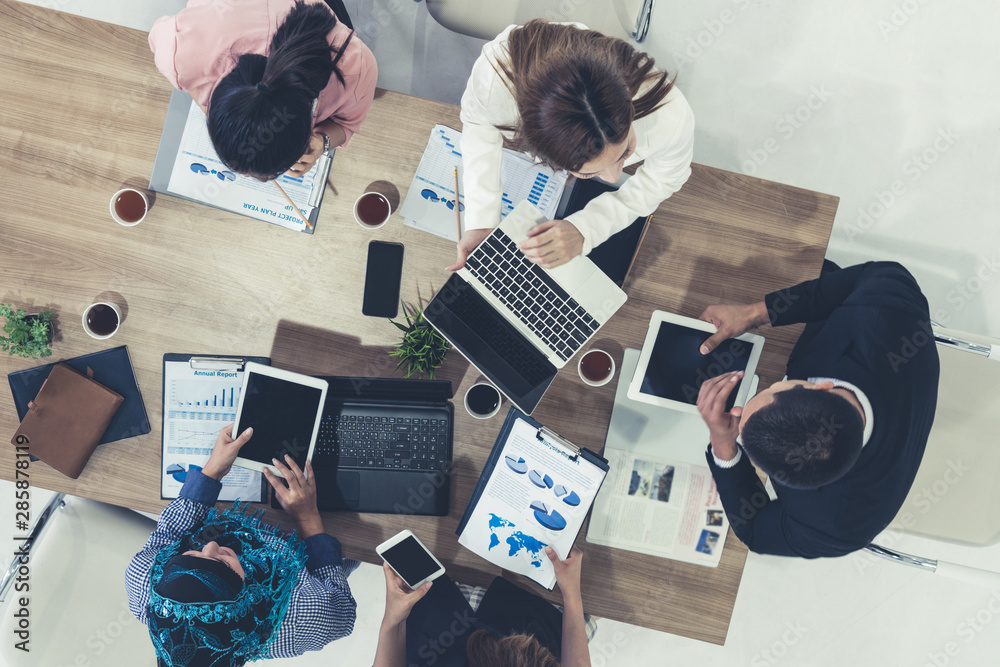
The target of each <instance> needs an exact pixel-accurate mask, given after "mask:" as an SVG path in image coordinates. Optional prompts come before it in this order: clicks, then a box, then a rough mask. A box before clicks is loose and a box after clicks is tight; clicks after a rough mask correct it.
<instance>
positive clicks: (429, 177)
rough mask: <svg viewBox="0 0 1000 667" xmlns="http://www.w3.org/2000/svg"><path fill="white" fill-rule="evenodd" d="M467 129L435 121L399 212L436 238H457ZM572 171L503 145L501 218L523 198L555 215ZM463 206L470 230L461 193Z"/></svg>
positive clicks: (548, 214) (410, 222) (542, 210)
mask: <svg viewBox="0 0 1000 667" xmlns="http://www.w3.org/2000/svg"><path fill="white" fill-rule="evenodd" d="M461 140H462V133H461V132H459V131H458V130H453V129H452V128H450V127H446V126H444V125H435V126H434V129H433V130H432V131H431V137H430V139H428V141H427V148H425V149H424V155H423V157H421V158H420V165H419V166H417V172H416V174H414V175H413V182H412V183H410V189H409V190H408V191H407V193H406V199H405V200H404V201H403V205H402V207H400V209H399V214H400V215H401V216H403V218H404V221H403V222H404V224H406V225H409V226H410V227H413V228H415V229H420V230H422V231H425V232H430V233H431V234H435V235H437V236H441V237H443V238H446V239H448V240H449V241H456V242H457V241H458V239H457V238H456V237H455V235H456V233H457V232H456V229H455V176H454V171H453V170H454V169H455V168H456V167H457V168H458V175H459V179H460V180H461V177H462V153H461V151H460V150H459V145H460V142H461ZM566 178H567V174H566V172H564V171H560V172H555V171H552V170H551V169H549V168H548V167H546V166H544V165H541V164H538V163H536V162H535V161H534V160H532V159H531V158H530V157H528V156H527V155H525V154H524V153H518V152H517V151H512V150H510V149H508V148H505V149H503V162H502V165H501V169H500V182H501V184H502V185H503V193H502V194H501V202H502V203H501V207H500V217H501V218H504V217H506V215H507V214H508V213H510V212H511V211H512V210H513V209H514V207H515V206H517V205H518V204H520V203H521V202H522V201H525V200H527V201H529V202H531V203H532V204H534V205H535V207H536V208H538V209H539V210H540V211H541V212H542V213H544V214H545V215H546V216H547V217H548V218H549V219H551V218H554V217H555V215H556V208H557V207H558V206H559V198H560V197H561V196H562V192H563V189H564V188H565V187H566ZM458 199H459V201H458V207H459V208H458V210H459V214H460V216H461V217H462V229H463V230H464V229H465V216H464V211H465V203H464V201H465V194H464V193H459V197H458Z"/></svg>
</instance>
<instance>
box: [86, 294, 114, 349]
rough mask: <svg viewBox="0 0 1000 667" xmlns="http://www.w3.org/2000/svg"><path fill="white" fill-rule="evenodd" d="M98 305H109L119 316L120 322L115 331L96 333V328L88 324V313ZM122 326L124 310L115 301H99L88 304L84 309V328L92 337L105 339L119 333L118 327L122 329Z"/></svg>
mask: <svg viewBox="0 0 1000 667" xmlns="http://www.w3.org/2000/svg"><path fill="white" fill-rule="evenodd" d="M97 306H107V307H108V308H110V309H111V310H113V311H115V315H116V316H117V317H118V323H117V324H116V325H115V328H114V331H112V332H111V333H109V334H98V333H95V332H94V330H93V329H91V328H90V325H89V324H87V315H89V314H90V311H91V310H92V309H94V308H95V307H97ZM121 326H122V311H121V309H120V308H119V307H118V306H116V305H115V304H113V303H108V302H107V301H98V302H97V303H92V304H90V305H89V306H87V309H86V310H84V311H83V330H84V331H86V332H87V335H88V336H90V337H91V338H96V339H97V340H105V339H107V338H111V337H112V336H114V335H115V334H116V333H118V329H120V328H121Z"/></svg>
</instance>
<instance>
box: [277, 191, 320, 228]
mask: <svg viewBox="0 0 1000 667" xmlns="http://www.w3.org/2000/svg"><path fill="white" fill-rule="evenodd" d="M271 182H272V183H274V187H276V188H278V192H280V193H281V194H282V195H283V196H284V197H285V201H287V202H288V203H289V204H291V205H292V208H294V209H295V212H296V213H298V214H299V217H300V218H302V222H304V223H306V227H308V228H309V229H312V228H313V226H312V223H311V222H309V218H307V217H306V214H305V213H303V212H302V211H300V210H299V207H298V206H296V205H295V202H293V201H292V198H291V197H289V196H288V193H287V192H285V189H284V188H283V187H281V186H280V185H278V181H277V180H272V181H271Z"/></svg>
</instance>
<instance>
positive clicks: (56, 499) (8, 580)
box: [0, 493, 66, 605]
mask: <svg viewBox="0 0 1000 667" xmlns="http://www.w3.org/2000/svg"><path fill="white" fill-rule="evenodd" d="M65 497H66V494H65V493H57V494H56V495H54V496H52V500H50V501H49V503H48V504H47V505H46V506H45V507H44V508H43V509H42V511H41V512H39V513H38V517H37V518H36V519H35V524H34V525H33V526H32V527H31V532H30V533H29V534H28V535H27V536H25V537H23V538H17V539H19V540H21V544H22V546H21V547H19V548H17V549H16V550H15V552H16V553H15V556H14V560H12V561H11V562H10V565H9V566H8V567H7V571H6V572H5V573H4V575H3V579H0V605H2V604H3V601H4V600H5V599H6V598H7V593H8V592H9V591H10V588H11V586H13V585H14V580H15V578H16V577H17V572H18V570H19V569H20V567H21V565H24V564H26V562H25V561H26V559H30V556H31V550H32V548H34V546H35V541H36V540H37V539H38V537H39V536H40V535H41V534H42V531H43V530H45V526H46V525H48V522H49V519H50V518H52V514H53V513H54V512H55V511H56V510H58V509H59V508H61V507H63V506H64V505H65V504H66V501H65V500H64V498H65ZM29 562H30V561H29Z"/></svg>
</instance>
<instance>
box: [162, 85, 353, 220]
mask: <svg viewBox="0 0 1000 667" xmlns="http://www.w3.org/2000/svg"><path fill="white" fill-rule="evenodd" d="M196 109H198V105H197V103H195V101H194V100H193V99H191V96H190V95H188V94H187V93H183V92H181V91H179V90H177V89H174V90H173V92H172V93H171V94H170V103H169V104H168V106H167V114H166V118H165V120H164V123H163V131H162V132H161V134H160V144H159V147H158V148H157V150H156V158H155V159H154V161H153V170H152V173H151V174H150V177H149V189H150V190H152V191H154V192H162V193H163V194H167V195H170V196H172V197H179V198H180V199H186V200H188V201H192V202H195V203H197V204H202V205H205V206H211V207H212V208H217V209H220V210H222V211H228V212H229V213H235V214H237V215H243V216H246V217H249V218H253V219H255V220H261V221H263V222H269V223H271V224H276V225H278V226H281V227H285V228H286V229H297V230H298V231H300V232H302V233H304V234H312V233H314V232H315V230H316V223H317V221H318V219H319V210H320V206H321V205H322V203H323V195H324V193H325V192H326V182H327V177H328V176H329V173H330V164H331V160H332V157H333V156H332V155H331V156H326V155H321V156H320V158H319V159H318V160H316V165H315V166H314V167H313V169H314V170H315V171H314V173H312V174H309V177H310V178H311V179H312V185H311V187H310V189H309V194H308V199H307V201H306V202H304V205H303V202H302V201H301V199H300V200H298V203H297V206H299V207H301V208H302V209H303V210H304V212H305V214H306V217H307V218H308V219H309V222H310V224H312V227H309V226H307V225H304V224H301V223H300V222H299V220H300V218H299V216H298V215H297V214H296V213H295V212H294V211H285V210H284V207H285V202H284V201H283V200H281V203H280V210H272V209H271V208H270V207H268V206H263V205H262V203H261V202H262V201H263V200H262V199H261V197H260V194H261V193H260V192H259V191H256V188H258V187H259V184H256V183H251V186H252V187H251V188H247V187H245V186H244V185H243V184H244V183H247V182H248V181H246V180H245V179H247V178H248V177H244V176H239V175H236V174H233V173H232V172H228V171H227V170H226V167H225V165H224V164H222V162H221V161H220V160H219V157H218V155H216V154H215V151H214V149H213V148H211V147H210V146H208V145H201V147H200V148H199V149H197V150H196V151H195V152H192V149H193V148H194V147H193V146H191V145H189V144H182V142H183V141H184V139H185V128H186V127H187V123H188V116H189V114H198V117H199V118H203V116H201V112H200V110H198V111H195V110H196ZM206 136H207V134H206ZM334 152H336V151H334ZM185 164H190V165H191V166H190V168H188V167H185V166H183V165H185ZM198 167H200V169H199V170H198V171H197V172H195V171H194V170H195V169H196V168H198ZM180 174H184V176H186V177H187V178H188V179H192V178H193V182H192V181H191V180H185V178H184V177H181V176H180ZM227 177H228V178H227ZM279 179H280V181H281V182H282V183H283V184H284V187H285V188H286V190H288V188H289V186H293V187H294V184H295V183H296V182H297V181H298V180H299V179H292V178H290V177H288V176H284V175H283V176H281V177H279ZM192 186H194V187H192ZM266 189H268V190H270V192H269V193H268V194H269V195H270V198H271V199H273V200H276V201H277V200H280V196H278V197H276V196H275V195H278V194H279V193H278V190H277V189H276V188H274V187H273V186H272V185H268V186H267V188H266ZM220 191H221V192H222V196H219V194H220ZM236 192H238V193H239V195H238V196H236ZM213 193H214V195H215V196H213ZM229 193H232V194H233V196H232V197H230V196H229ZM292 194H293V198H294V194H295V193H294V192H293V193H292ZM265 199H267V197H265ZM278 213H282V214H283V215H284V220H283V219H282V218H281V217H278V216H277V214H278Z"/></svg>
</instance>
